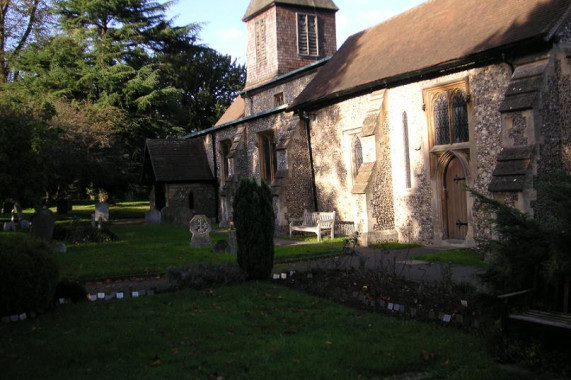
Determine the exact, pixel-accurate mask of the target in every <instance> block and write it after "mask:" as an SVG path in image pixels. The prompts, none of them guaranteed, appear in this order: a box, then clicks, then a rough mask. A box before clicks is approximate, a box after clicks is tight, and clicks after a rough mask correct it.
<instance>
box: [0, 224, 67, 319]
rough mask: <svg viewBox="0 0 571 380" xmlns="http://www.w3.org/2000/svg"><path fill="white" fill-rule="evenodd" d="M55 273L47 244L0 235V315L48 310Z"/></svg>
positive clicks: (53, 261)
mask: <svg viewBox="0 0 571 380" xmlns="http://www.w3.org/2000/svg"><path fill="white" fill-rule="evenodd" d="M58 276H59V271H58V265H57V261H56V258H55V254H54V253H53V252H52V250H51V249H50V247H49V246H48V245H47V244H45V243H43V242H41V241H38V240H34V239H32V238H30V237H28V236H27V235H24V234H0V316H7V315H13V314H21V313H25V312H40V311H43V310H45V309H47V308H48V307H49V306H50V305H51V303H52V301H53V296H54V293H55V290H56V285H57V283H58Z"/></svg>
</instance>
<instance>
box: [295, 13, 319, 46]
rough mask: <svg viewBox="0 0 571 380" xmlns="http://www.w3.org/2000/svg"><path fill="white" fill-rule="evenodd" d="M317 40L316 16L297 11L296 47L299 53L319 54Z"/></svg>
mask: <svg viewBox="0 0 571 380" xmlns="http://www.w3.org/2000/svg"><path fill="white" fill-rule="evenodd" d="M318 45H319V43H318V40H317V16H316V15H308V14H302V13H298V15H297V49H298V53H299V54H300V55H310V56H317V55H319V48H318Z"/></svg>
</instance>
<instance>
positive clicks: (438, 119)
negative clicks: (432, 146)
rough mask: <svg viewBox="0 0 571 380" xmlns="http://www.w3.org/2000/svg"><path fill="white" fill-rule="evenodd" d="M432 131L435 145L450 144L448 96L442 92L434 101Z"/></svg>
mask: <svg viewBox="0 0 571 380" xmlns="http://www.w3.org/2000/svg"><path fill="white" fill-rule="evenodd" d="M434 133H435V139H436V145H443V144H450V118H449V115H448V96H447V93H445V92H443V93H441V94H439V95H438V98H437V99H436V101H435V102H434Z"/></svg>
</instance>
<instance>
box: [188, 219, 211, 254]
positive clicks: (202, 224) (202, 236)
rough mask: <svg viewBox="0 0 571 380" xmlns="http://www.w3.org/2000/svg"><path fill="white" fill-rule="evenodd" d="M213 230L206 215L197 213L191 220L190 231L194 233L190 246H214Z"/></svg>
mask: <svg viewBox="0 0 571 380" xmlns="http://www.w3.org/2000/svg"><path fill="white" fill-rule="evenodd" d="M211 230H212V228H211V227H210V222H209V221H208V218H207V217H206V215H195V216H194V218H192V220H191V221H190V232H191V233H192V239H191V241H190V248H212V240H210V231H211Z"/></svg>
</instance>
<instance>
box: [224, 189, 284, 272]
mask: <svg viewBox="0 0 571 380" xmlns="http://www.w3.org/2000/svg"><path fill="white" fill-rule="evenodd" d="M233 206H234V226H235V227H236V241H237V245H238V264H239V265H240V268H242V270H244V271H245V272H246V275H247V277H248V279H266V278H268V277H270V274H271V272H272V267H273V265H274V223H275V221H274V209H273V205H272V192H271V190H270V188H269V186H268V185H266V184H265V183H264V182H262V184H261V185H258V184H257V183H256V181H255V180H249V179H243V180H242V181H241V182H240V186H239V187H238V190H237V191H236V195H235V197H234V204H233Z"/></svg>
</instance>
